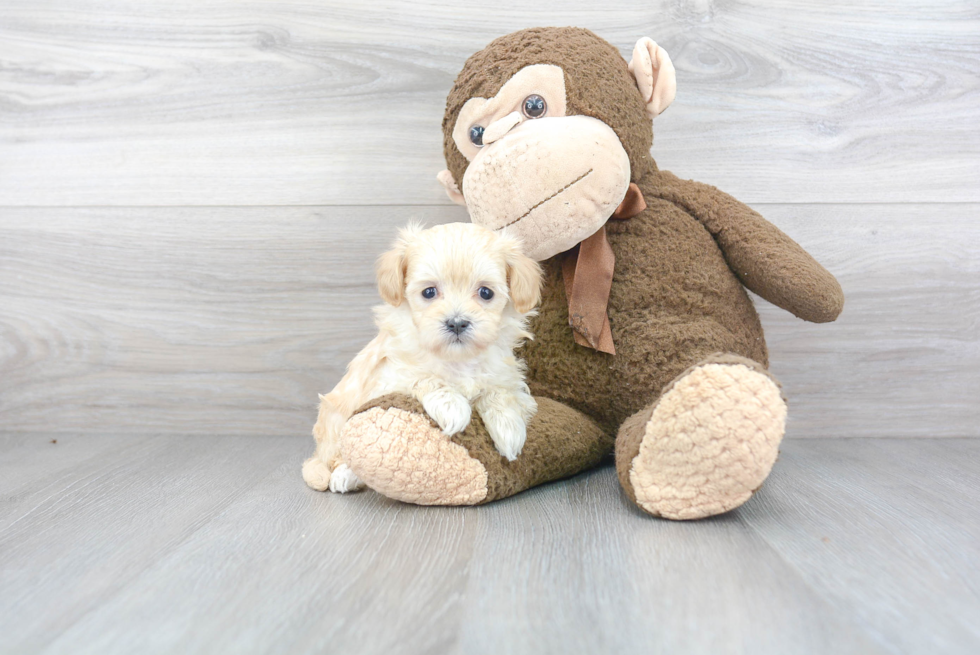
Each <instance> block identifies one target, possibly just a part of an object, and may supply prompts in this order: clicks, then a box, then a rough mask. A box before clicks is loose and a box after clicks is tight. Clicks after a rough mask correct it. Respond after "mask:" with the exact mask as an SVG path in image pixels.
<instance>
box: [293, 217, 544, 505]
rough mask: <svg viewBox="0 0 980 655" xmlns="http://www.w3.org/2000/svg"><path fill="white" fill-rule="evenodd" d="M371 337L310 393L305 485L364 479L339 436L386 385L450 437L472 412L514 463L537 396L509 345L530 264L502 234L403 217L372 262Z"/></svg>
mask: <svg viewBox="0 0 980 655" xmlns="http://www.w3.org/2000/svg"><path fill="white" fill-rule="evenodd" d="M377 276H378V290H379V291H380V292H381V298H382V299H383V300H384V301H385V303H387V304H385V305H381V306H379V307H376V308H375V322H376V324H377V326H378V330H379V333H378V336H377V337H375V338H374V340H373V341H371V342H370V343H369V344H368V345H367V346H366V347H365V348H364V349H363V350H362V351H361V352H360V353H358V355H357V356H356V357H355V358H354V360H353V361H352V362H351V363H350V364H349V365H348V366H347V372H346V374H345V375H344V377H343V378H342V379H341V380H340V382H339V383H338V384H337V386H336V387H334V389H333V391H331V392H330V393H328V394H327V395H325V396H320V413H319V416H318V418H317V421H316V425H314V426H313V436H314V438H315V439H316V452H315V453H314V454H313V457H311V458H309V459H308V460H306V462H305V463H304V464H303V479H304V480H306V483H307V484H308V485H309V486H310V487H312V488H313V489H317V490H319V491H324V490H326V489H330V491H336V492H347V491H353V490H355V489H359V488H361V487H362V486H363V483H362V482H361V481H360V480H359V479H358V478H357V476H356V475H354V473H353V471H351V469H350V467H348V466H347V465H346V464H345V463H344V462H343V461H342V460H341V457H340V432H341V429H342V428H343V426H344V423H345V422H346V421H347V419H349V418H350V417H351V416H352V415H353V413H354V411H356V410H357V408H358V407H360V406H361V405H363V404H364V403H366V402H367V401H369V400H371V399H372V398H377V397H379V396H383V395H385V394H388V393H404V394H409V395H412V396H414V397H416V398H418V399H419V401H420V402H421V403H422V406H423V407H424V408H425V411H426V412H427V413H428V414H429V416H430V417H432V419H433V420H434V421H435V422H436V423H437V424H438V425H439V427H440V428H441V429H442V431H443V433H445V434H446V435H447V436H452V435H453V434H456V433H457V432H460V431H462V430H463V429H464V428H465V427H466V426H467V425H469V422H470V415H471V411H472V410H471V404H472V407H475V408H476V410H477V411H478V412H479V413H480V416H481V417H482V418H483V423H484V425H486V428H487V431H488V432H489V433H490V437H491V439H493V443H494V445H496V447H497V450H498V452H500V454H501V455H503V456H504V457H506V458H507V459H508V460H510V461H513V460H514V459H516V458H517V456H518V455H519V454H520V452H521V448H523V446H524V440H525V438H526V434H527V433H526V424H527V421H528V420H529V419H530V418H531V417H532V416H533V415H534V413H535V412H536V411H537V404H536V403H535V402H534V398H532V397H531V393H530V390H529V389H528V387H527V384H525V382H524V363H523V362H522V361H520V360H518V359H517V358H516V357H514V349H515V348H516V347H517V346H518V345H520V343H521V342H522V341H523V340H524V339H526V338H531V335H530V334H529V333H528V331H527V322H526V321H527V317H528V316H529V314H530V313H531V312H532V310H533V309H534V307H535V306H536V305H537V304H538V302H539V301H540V299H541V269H540V267H539V266H538V264H537V262H535V261H534V260H532V259H530V258H528V257H526V256H525V255H524V254H523V253H522V252H521V249H520V244H519V242H518V241H517V240H516V239H514V238H513V237H510V236H507V235H502V234H498V233H496V232H492V231H490V230H488V229H486V228H484V227H480V226H478V225H473V224H472V223H451V224H449V225H440V226H437V227H433V228H430V229H428V230H423V229H422V228H420V227H419V226H417V225H410V226H409V227H407V228H406V229H404V230H402V231H401V232H400V234H399V238H398V240H397V241H396V242H395V245H394V248H393V249H392V250H390V251H389V252H386V253H385V254H383V255H382V256H381V257H380V258H379V259H378V264H377Z"/></svg>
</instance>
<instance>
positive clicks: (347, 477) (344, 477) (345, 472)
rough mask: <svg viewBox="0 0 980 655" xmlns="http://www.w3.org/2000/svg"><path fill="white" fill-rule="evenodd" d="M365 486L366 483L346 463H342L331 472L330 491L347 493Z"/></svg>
mask: <svg viewBox="0 0 980 655" xmlns="http://www.w3.org/2000/svg"><path fill="white" fill-rule="evenodd" d="M363 488H364V483H363V482H361V480H360V478H358V477H357V476H356V475H354V471H352V470H350V467H349V466H347V465H346V464H341V465H340V466H338V467H337V468H335V469H334V470H333V473H331V474H330V491H333V492H334V493H340V494H345V493H347V492H348V491H357V490H359V489H363Z"/></svg>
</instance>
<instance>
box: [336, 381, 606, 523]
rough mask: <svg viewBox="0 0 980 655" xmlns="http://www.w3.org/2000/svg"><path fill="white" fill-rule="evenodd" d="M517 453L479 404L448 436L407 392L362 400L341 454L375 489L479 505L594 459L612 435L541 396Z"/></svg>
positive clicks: (419, 500) (405, 497) (429, 501)
mask: <svg viewBox="0 0 980 655" xmlns="http://www.w3.org/2000/svg"><path fill="white" fill-rule="evenodd" d="M537 400H538V413H537V415H536V416H535V417H534V418H533V419H531V421H530V422H529V423H528V425H527V441H526V442H525V444H524V449H523V450H522V451H521V454H520V456H518V458H517V459H516V460H515V461H513V462H509V461H507V459H506V458H504V457H502V456H501V455H500V453H499V452H497V449H496V447H495V446H494V444H493V440H492V439H491V438H490V435H489V433H488V432H487V429H486V427H485V426H484V425H483V421H482V420H481V418H480V417H479V415H478V414H477V413H476V412H474V413H473V418H472V420H471V421H470V424H469V425H468V426H467V427H466V429H465V430H463V431H462V432H459V433H457V434H454V435H453V436H452V437H447V436H446V435H445V434H443V433H442V432H441V431H440V430H439V426H437V425H436V424H435V423H434V422H433V421H432V419H431V418H429V416H428V415H427V414H426V413H425V410H424V409H423V408H422V405H421V404H420V403H419V402H418V401H417V400H415V399H414V398H410V397H408V396H402V395H390V396H385V397H382V398H378V399H377V400H373V401H371V402H370V403H368V404H367V405H366V406H364V407H362V408H361V409H360V410H359V411H358V412H357V413H355V414H354V416H353V417H351V419H350V420H349V421H347V424H346V425H345V426H344V429H343V432H342V435H341V456H342V457H343V459H344V461H345V462H347V464H348V465H349V466H350V467H351V470H353V472H354V473H355V474H356V475H357V477H358V478H360V479H361V480H362V481H364V482H365V483H366V484H367V486H369V487H370V488H372V489H374V490H375V491H377V492H379V493H381V494H383V495H385V496H388V497H389V498H394V499H396V500H401V501H403V502H406V503H414V504H416V505H478V504H481V503H486V502H489V501H491V500H497V499H499V498H505V497H507V496H512V495H514V494H516V493H518V492H520V491H524V490H525V489H528V488H529V487H533V486H535V485H538V484H542V483H544V482H548V481H550V480H556V479H558V478H563V477H567V476H569V475H574V474H575V473H578V472H579V471H582V470H584V469H587V468H590V467H592V466H595V464H597V463H598V462H599V460H601V459H602V457H603V456H604V455H605V454H606V453H608V452H609V450H610V447H611V440H610V438H609V437H607V436H606V435H605V434H604V433H603V432H602V431H601V430H600V429H599V427H598V426H596V424H595V423H594V422H592V421H591V420H590V419H588V418H587V417H586V416H585V415H583V414H581V413H580V412H577V411H575V410H573V409H571V408H570V407H566V406H565V405H562V404H560V403H556V402H554V401H552V400H547V399H541V398H539V399H537Z"/></svg>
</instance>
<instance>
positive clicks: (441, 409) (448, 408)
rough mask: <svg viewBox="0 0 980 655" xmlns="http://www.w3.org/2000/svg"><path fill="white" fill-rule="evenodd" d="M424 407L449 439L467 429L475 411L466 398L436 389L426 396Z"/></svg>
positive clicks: (423, 400) (453, 392) (445, 390)
mask: <svg viewBox="0 0 980 655" xmlns="http://www.w3.org/2000/svg"><path fill="white" fill-rule="evenodd" d="M422 407H424V408H425V412H426V414H428V415H429V416H431V417H432V420H433V421H435V422H436V423H437V424H438V425H439V429H440V430H442V432H443V434H445V435H446V436H447V437H451V436H453V435H454V434H456V433H457V432H462V431H463V430H464V429H466V426H467V425H469V424H470V416H471V414H472V411H473V410H472V409H471V408H470V403H469V401H467V400H466V398H464V397H463V396H462V395H460V394H458V393H456V392H455V391H450V390H449V389H436V390H435V391H432V392H430V393H427V394H425V396H424V397H423V398H422Z"/></svg>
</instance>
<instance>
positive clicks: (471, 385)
mask: <svg viewBox="0 0 980 655" xmlns="http://www.w3.org/2000/svg"><path fill="white" fill-rule="evenodd" d="M434 373H435V375H436V376H437V377H439V378H440V379H442V380H443V381H444V382H445V383H446V384H447V385H449V386H450V387H452V388H453V389H455V390H456V391H457V392H459V393H461V394H462V395H464V396H466V398H467V399H468V400H470V401H472V400H474V399H475V398H476V397H477V396H479V395H480V392H481V391H482V390H484V389H486V388H487V386H488V385H489V384H490V382H491V379H490V378H491V376H490V374H489V373H488V372H487V370H486V368H485V367H484V366H482V365H481V364H480V363H479V362H445V363H444V364H443V365H442V366H440V367H438V370H437V371H434Z"/></svg>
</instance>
